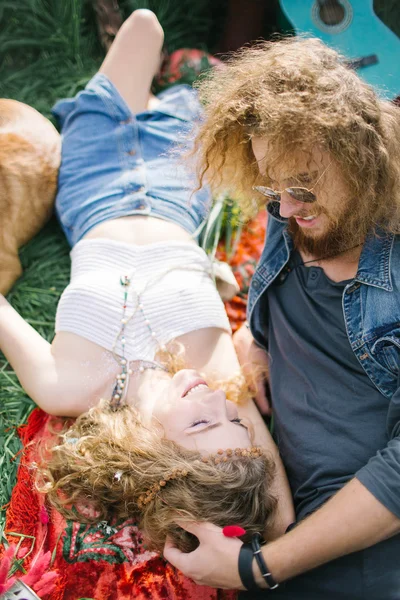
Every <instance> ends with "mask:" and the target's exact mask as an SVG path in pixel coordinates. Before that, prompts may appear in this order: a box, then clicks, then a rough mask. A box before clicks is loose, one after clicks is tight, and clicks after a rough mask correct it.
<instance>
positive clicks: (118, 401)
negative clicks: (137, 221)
mask: <svg viewBox="0 0 400 600" xmlns="http://www.w3.org/2000/svg"><path fill="white" fill-rule="evenodd" d="M175 269H180V270H189V271H201V272H204V271H205V269H204V268H202V267H200V268H199V267H198V266H196V265H193V266H191V267H184V266H182V265H173V266H171V267H169V268H168V269H166V271H165V272H163V273H162V274H158V275H157V277H155V278H154V279H153V280H149V281H147V282H146V285H145V286H144V287H143V289H142V290H141V291H140V292H137V300H136V306H135V307H134V309H133V311H132V313H131V315H130V316H129V317H128V316H127V313H126V310H127V301H128V295H129V288H130V286H131V282H132V276H133V274H134V273H135V269H133V270H132V271H131V273H130V274H129V275H121V277H120V285H121V287H122V288H123V305H122V316H121V327H120V330H119V332H118V334H117V336H116V338H115V342H114V345H113V348H112V354H113V358H114V360H115V361H116V362H117V363H118V364H119V366H120V367H121V372H120V373H119V374H118V375H117V377H116V381H115V385H114V388H113V391H112V394H111V400H110V407H111V409H112V410H118V409H119V408H120V407H121V406H122V405H123V403H124V402H125V400H126V396H127V393H128V387H129V379H130V376H131V375H133V374H134V373H143V372H144V371H145V370H147V369H159V370H161V371H168V369H167V368H166V367H165V366H164V365H162V364H161V363H158V362H156V361H149V360H139V361H134V362H135V363H136V365H130V364H129V361H128V360H127V358H126V355H125V344H126V339H125V330H126V326H127V325H128V323H129V322H130V321H131V319H133V317H134V316H135V315H136V313H137V312H138V310H139V311H140V312H141V313H142V316H143V319H144V323H145V325H147V327H148V330H149V333H150V336H151V338H152V339H153V340H155V342H156V343H157V344H158V347H159V349H160V350H161V351H163V352H165V351H166V349H167V348H166V346H165V345H164V344H162V343H161V342H160V341H159V340H158V339H157V334H156V332H155V331H154V330H153V329H152V326H151V323H150V320H149V319H148V318H147V316H146V314H145V309H144V306H143V303H142V300H141V296H142V294H143V293H144V292H145V291H146V290H147V289H148V288H149V287H150V286H151V285H152V284H153V283H155V282H156V281H159V279H160V277H163V276H165V275H166V274H167V273H169V272H170V271H173V270H175ZM209 274H210V273H209ZM118 341H120V342H121V348H122V353H121V354H122V355H121V356H119V355H118V354H117V353H116V351H115V349H116V346H117V344H118Z"/></svg>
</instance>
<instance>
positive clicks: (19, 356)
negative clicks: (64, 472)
mask: <svg viewBox="0 0 400 600" xmlns="http://www.w3.org/2000/svg"><path fill="white" fill-rule="evenodd" d="M0 350H1V351H2V352H3V353H4V355H5V356H6V358H7V360H8V361H9V362H10V364H11V366H12V367H13V369H14V371H15V373H16V374H17V377H18V379H19V381H20V382H21V385H22V387H23V388H24V390H25V391H26V393H27V394H28V396H30V397H31V398H32V400H33V401H34V402H36V404H37V405H38V406H39V407H40V408H42V409H43V410H45V411H46V412H48V413H49V414H54V415H62V416H77V414H80V412H82V410H81V409H80V407H78V406H77V398H76V396H75V395H74V394H73V393H72V392H73V390H72V389H71V383H73V382H72V381H71V377H70V371H68V370H67V369H66V368H65V366H64V365H63V364H62V362H61V361H59V360H56V358H55V356H54V354H53V352H52V346H51V344H49V342H47V341H46V340H45V339H44V338H42V336H41V335H40V334H39V333H38V332H37V331H36V330H35V329H33V327H31V326H30V325H29V323H27V322H26V321H25V320H24V319H23V318H22V317H21V316H20V315H19V314H18V313H17V311H16V310H14V309H13V307H12V306H11V305H10V304H9V303H8V302H7V300H6V299H5V298H4V296H2V295H1V294H0Z"/></svg>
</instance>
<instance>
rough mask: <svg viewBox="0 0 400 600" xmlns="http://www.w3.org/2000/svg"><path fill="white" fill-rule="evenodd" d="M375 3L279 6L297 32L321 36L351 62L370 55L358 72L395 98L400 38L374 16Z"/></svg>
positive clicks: (292, 1)
mask: <svg viewBox="0 0 400 600" xmlns="http://www.w3.org/2000/svg"><path fill="white" fill-rule="evenodd" d="M372 2H373V0H352V1H351V2H350V1H349V0H325V1H321V0H320V1H319V2H318V1H317V0H301V1H299V0H280V5H281V9H282V11H283V13H284V15H285V17H286V18H287V19H288V20H289V22H290V23H291V24H292V26H293V29H294V30H295V32H296V33H297V34H306V35H308V36H310V37H311V36H312V37H318V38H320V39H321V40H322V41H323V42H325V44H327V45H328V46H330V47H332V48H334V49H335V50H337V51H339V52H340V53H342V54H344V55H345V56H346V57H347V58H348V59H349V60H350V62H352V61H354V62H355V63H357V62H358V60H359V59H363V58H364V57H367V58H366V59H365V61H364V62H365V63H366V65H365V66H362V65H361V66H359V68H357V73H358V75H360V77H362V78H363V79H364V80H365V81H366V82H367V83H369V84H370V85H372V86H374V87H375V88H376V91H377V92H378V93H379V95H380V96H383V97H386V98H388V99H392V98H394V97H395V96H398V95H399V94H400V40H399V38H398V37H397V36H396V35H395V34H394V33H393V32H392V31H391V30H390V29H389V28H388V27H386V25H384V24H383V23H382V21H381V20H380V19H378V17H377V16H376V15H375V13H374V11H373V4H372ZM361 62H362V60H361ZM374 62H375V63H376V64H368V63H374Z"/></svg>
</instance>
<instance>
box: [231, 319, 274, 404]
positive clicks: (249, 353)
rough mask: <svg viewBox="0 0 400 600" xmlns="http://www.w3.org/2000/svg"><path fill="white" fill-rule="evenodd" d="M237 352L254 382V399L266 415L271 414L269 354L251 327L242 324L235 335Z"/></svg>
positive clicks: (242, 365)
mask: <svg viewBox="0 0 400 600" xmlns="http://www.w3.org/2000/svg"><path fill="white" fill-rule="evenodd" d="M233 343H234V345H235V350H236V354H237V356H238V359H239V362H240V365H241V367H242V370H243V373H244V375H246V377H247V379H248V380H249V381H251V382H253V387H254V400H255V402H256V404H257V406H258V409H259V411H260V412H261V413H262V414H264V415H270V414H271V406H270V403H269V401H268V398H267V395H266V393H265V380H266V374H267V372H268V355H267V353H266V352H265V351H264V350H263V349H262V348H260V347H259V346H257V344H256V343H255V341H254V339H253V336H252V335H251V332H250V329H249V328H248V327H246V326H245V325H242V327H241V328H240V329H238V330H237V331H236V333H235V334H234V335H233Z"/></svg>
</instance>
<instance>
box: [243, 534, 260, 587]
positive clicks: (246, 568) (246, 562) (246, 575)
mask: <svg viewBox="0 0 400 600" xmlns="http://www.w3.org/2000/svg"><path fill="white" fill-rule="evenodd" d="M253 558H254V555H253V547H252V545H251V544H242V546H241V548H240V552H239V564H238V566H239V575H240V579H241V581H242V583H243V585H244V587H245V588H246V590H249V591H251V590H259V589H261V588H260V587H259V586H258V585H257V583H256V580H255V579H254V575H253Z"/></svg>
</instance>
